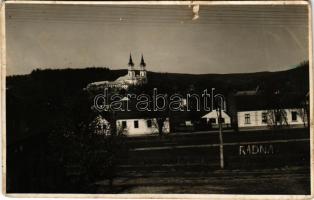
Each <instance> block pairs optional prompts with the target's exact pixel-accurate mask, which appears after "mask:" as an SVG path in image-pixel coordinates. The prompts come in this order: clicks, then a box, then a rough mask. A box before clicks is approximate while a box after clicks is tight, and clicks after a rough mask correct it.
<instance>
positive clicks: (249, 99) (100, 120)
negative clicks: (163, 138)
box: [86, 55, 309, 135]
mask: <svg viewBox="0 0 314 200" xmlns="http://www.w3.org/2000/svg"><path fill="white" fill-rule="evenodd" d="M147 81H148V80H147V73H146V63H145V62H144V58H143V55H142V57H141V62H140V64H139V66H138V67H134V63H133V60H132V57H131V55H130V57H129V63H128V74H126V75H125V76H122V77H120V78H118V79H117V80H116V81H113V82H108V81H102V82H95V83H90V84H89V85H88V86H87V88H86V89H88V90H92V89H103V88H104V87H109V88H116V89H119V88H120V89H127V88H128V87H129V86H131V85H134V86H137V85H142V84H146V83H147ZM308 99H309V96H308V94H307V96H305V95H302V94H285V95H283V94H280V92H279V91H277V92H276V93H273V94H265V93H261V92H260V91H259V88H258V87H257V88H256V89H254V90H249V91H237V92H234V93H232V94H231V95H229V97H228V98H227V99H224V100H223V101H224V102H220V105H221V112H219V111H218V110H217V109H216V110H215V109H213V110H212V111H210V112H204V111H203V112H193V111H192V112H179V113H170V112H168V113H167V114H165V113H160V112H139V111H132V112H120V113H116V116H115V117H114V118H115V123H116V127H117V131H120V132H123V133H125V134H127V135H143V134H156V133H159V132H163V133H170V132H180V131H198V130H209V129H215V128H218V126H219V122H221V123H222V125H223V127H224V128H234V129H237V130H241V129H250V128H251V129H267V128H271V127H304V126H306V125H307V124H308V122H307V121H308V120H307V119H308V118H309V116H308V107H309V105H308ZM186 102H187V101H186V99H183V101H182V106H186ZM220 113H221V116H220ZM95 120H96V124H98V125H97V127H98V128H97V129H96V131H98V132H101V133H106V134H107V133H109V131H110V126H109V124H110V123H109V122H108V120H107V119H106V118H104V117H101V116H99V117H97V118H96V119H95Z"/></svg>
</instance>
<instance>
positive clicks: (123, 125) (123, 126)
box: [122, 121, 126, 129]
mask: <svg viewBox="0 0 314 200" xmlns="http://www.w3.org/2000/svg"><path fill="white" fill-rule="evenodd" d="M122 128H123V129H124V128H126V121H122Z"/></svg>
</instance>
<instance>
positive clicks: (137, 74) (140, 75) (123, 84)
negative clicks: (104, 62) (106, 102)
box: [87, 54, 147, 89]
mask: <svg viewBox="0 0 314 200" xmlns="http://www.w3.org/2000/svg"><path fill="white" fill-rule="evenodd" d="M146 83H147V72H146V63H145V61H144V57H143V54H142V57H141V62H140V64H139V66H135V65H134V62H133V59H132V55H131V54H130V57H129V63H128V73H127V74H126V75H124V76H121V77H119V78H117V79H116V80H115V81H99V82H94V83H90V84H88V85H87V89H103V88H117V89H128V87H129V86H131V85H135V86H136V85H142V84H146Z"/></svg>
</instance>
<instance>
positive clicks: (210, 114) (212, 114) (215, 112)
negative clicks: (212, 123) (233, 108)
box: [202, 110, 230, 119]
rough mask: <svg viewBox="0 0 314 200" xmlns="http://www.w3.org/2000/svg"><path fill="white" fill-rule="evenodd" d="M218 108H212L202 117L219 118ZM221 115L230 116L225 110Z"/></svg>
mask: <svg viewBox="0 0 314 200" xmlns="http://www.w3.org/2000/svg"><path fill="white" fill-rule="evenodd" d="M218 115H219V113H218V110H212V111H210V112H209V113H207V114H206V115H204V116H202V118H208V119H209V118H218ZM221 116H222V117H223V118H226V117H230V116H229V115H228V114H227V113H226V112H225V111H224V110H222V111H221Z"/></svg>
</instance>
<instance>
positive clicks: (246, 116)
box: [244, 114, 251, 124]
mask: <svg viewBox="0 0 314 200" xmlns="http://www.w3.org/2000/svg"><path fill="white" fill-rule="evenodd" d="M244 120H245V121H244V123H245V124H250V123H251V117H250V114H245V115H244Z"/></svg>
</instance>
